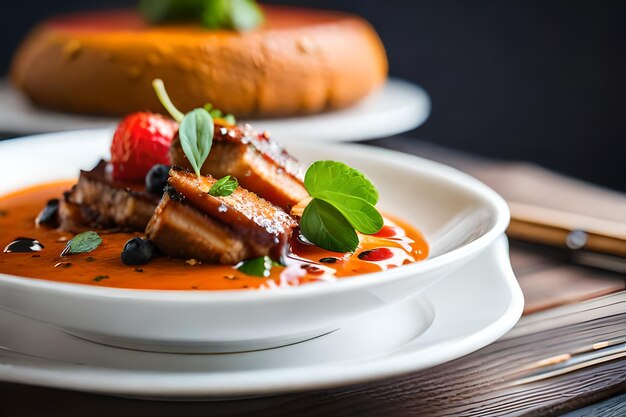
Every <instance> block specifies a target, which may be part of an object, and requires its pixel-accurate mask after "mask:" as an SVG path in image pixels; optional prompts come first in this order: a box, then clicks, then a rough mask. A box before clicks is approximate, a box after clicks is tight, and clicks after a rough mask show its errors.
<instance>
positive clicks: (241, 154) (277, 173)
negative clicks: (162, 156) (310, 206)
mask: <svg viewBox="0 0 626 417" xmlns="http://www.w3.org/2000/svg"><path fill="white" fill-rule="evenodd" d="M170 159H171V161H172V164H173V165H179V166H182V167H185V168H188V169H191V164H189V161H188V160H187V157H186V156H185V154H184V152H183V150H182V148H181V145H180V139H179V137H178V135H177V136H176V137H175V138H174V142H173V143H172V147H171V148H170ZM201 172H202V174H205V175H207V174H208V175H212V176H214V177H216V178H221V177H224V176H226V175H232V176H234V177H236V178H237V180H238V181H239V183H240V184H241V186H242V187H243V188H245V189H248V190H250V191H252V192H254V193H256V194H258V195H259V196H261V197H263V198H264V199H266V200H268V201H270V202H271V203H273V204H275V205H277V206H278V207H280V208H282V209H283V210H285V211H287V212H288V211H289V210H290V209H291V207H293V206H295V205H296V204H297V203H298V202H299V201H300V200H302V199H303V198H306V197H308V193H307V191H306V189H305V188H304V184H303V182H302V172H301V167H300V164H299V163H298V161H296V159H294V158H293V157H292V156H291V155H289V154H288V153H287V152H286V151H285V150H284V149H283V148H282V147H281V146H280V145H278V144H277V143H276V142H274V141H272V140H271V139H270V138H269V135H268V134H259V133H257V132H255V131H253V130H252V129H250V128H249V127H244V129H243V130H242V128H240V127H237V126H235V127H223V126H220V125H215V135H214V137H213V146H212V147H211V152H210V153H209V157H208V159H207V160H206V162H205V163H204V165H203V166H202V170H201Z"/></svg>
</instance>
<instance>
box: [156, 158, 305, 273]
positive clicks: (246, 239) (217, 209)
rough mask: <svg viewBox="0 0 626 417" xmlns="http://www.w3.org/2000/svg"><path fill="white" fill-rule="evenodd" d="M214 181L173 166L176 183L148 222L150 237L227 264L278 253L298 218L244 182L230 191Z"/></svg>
mask: <svg viewBox="0 0 626 417" xmlns="http://www.w3.org/2000/svg"><path fill="white" fill-rule="evenodd" d="M215 181H216V180H215V179H214V178H213V177H210V176H202V177H200V178H198V177H197V176H196V175H195V174H192V173H190V172H188V171H185V170H182V169H180V168H172V170H171V171H170V178H169V180H168V182H169V185H170V187H171V188H170V189H169V190H168V192H166V193H165V195H164V196H163V199H162V200H161V203H159V206H158V207H157V209H156V211H155V213H154V216H152V219H150V222H149V223H148V227H147V228H146V235H147V236H148V238H149V239H150V240H152V242H154V244H156V245H157V246H158V247H159V249H161V251H162V252H164V253H165V254H167V255H170V256H173V257H177V258H184V259H191V258H193V259H198V260H202V261H206V262H217V263H222V264H235V263H237V262H240V261H243V260H245V259H250V258H256V257H259V256H265V255H269V256H271V257H273V258H274V259H278V258H279V257H280V254H281V252H282V249H283V247H284V245H286V244H287V242H288V240H289V237H290V236H291V232H292V229H293V228H294V227H295V226H296V222H295V221H294V220H293V219H292V218H291V217H290V216H289V215H288V214H287V213H285V212H284V211H282V210H281V209H280V208H278V207H276V206H274V205H272V204H271V203H269V202H268V201H266V200H264V199H262V198H260V197H258V196H257V195H256V194H254V193H251V192H250V191H248V190H245V189H243V188H241V187H238V188H237V189H236V190H235V192H234V193H232V194H231V195H229V196H225V197H214V196H211V195H210V194H208V191H209V190H210V189H211V187H212V186H213V184H214V183H215Z"/></svg>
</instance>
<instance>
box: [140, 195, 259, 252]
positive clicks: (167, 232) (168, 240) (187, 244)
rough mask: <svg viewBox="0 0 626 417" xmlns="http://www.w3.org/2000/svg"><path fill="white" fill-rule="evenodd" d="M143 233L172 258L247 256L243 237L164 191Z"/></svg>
mask: <svg viewBox="0 0 626 417" xmlns="http://www.w3.org/2000/svg"><path fill="white" fill-rule="evenodd" d="M146 234H147V236H148V238H149V239H150V240H152V242H153V243H154V244H155V245H156V246H157V247H158V248H159V249H160V250H161V251H162V252H163V253H165V254H167V255H169V256H172V257H174V258H182V259H199V260H203V261H207V262H214V263H222V264H235V263H237V262H239V261H240V260H242V259H246V258H247V257H250V256H253V255H250V253H249V250H248V248H247V247H246V245H245V242H244V240H243V239H242V238H241V237H238V236H237V235H235V233H234V232H233V231H232V230H230V229H229V228H228V227H226V226H224V225H223V224H220V223H219V222H218V221H216V220H213V219H211V218H210V217H208V216H206V215H204V214H202V213H201V212H199V211H198V210H196V209H195V208H193V207H191V206H189V205H187V204H183V203H181V202H180V201H176V200H173V199H172V198H170V196H169V195H168V194H167V193H166V194H165V195H164V196H163V199H162V200H161V202H160V203H159V205H158V206H157V209H156V211H155V212H154V216H152V219H150V222H149V223H148V227H147V228H146Z"/></svg>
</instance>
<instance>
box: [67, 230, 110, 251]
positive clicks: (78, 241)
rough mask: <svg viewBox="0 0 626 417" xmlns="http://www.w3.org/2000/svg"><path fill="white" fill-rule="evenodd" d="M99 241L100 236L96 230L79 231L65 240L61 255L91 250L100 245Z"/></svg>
mask: <svg viewBox="0 0 626 417" xmlns="http://www.w3.org/2000/svg"><path fill="white" fill-rule="evenodd" d="M101 243H102V238H101V237H100V235H98V234H97V233H96V232H92V231H89V232H84V233H80V234H78V235H76V236H74V237H73V238H72V239H71V240H70V241H69V242H67V245H65V249H63V252H61V256H65V255H74V254H77V253H87V252H91V251H93V250H94V249H96V248H97V247H98V246H100V244H101Z"/></svg>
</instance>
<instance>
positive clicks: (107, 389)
mask: <svg viewBox="0 0 626 417" xmlns="http://www.w3.org/2000/svg"><path fill="white" fill-rule="evenodd" d="M489 251H492V252H493V253H488V252H489ZM481 255H484V256H485V257H486V256H488V255H492V256H491V257H492V260H493V262H494V264H493V268H494V269H496V270H497V273H498V279H502V280H503V283H504V284H505V289H503V291H507V293H508V294H509V295H510V301H509V303H508V306H507V307H506V309H505V311H504V312H503V313H502V314H501V315H500V316H499V317H497V318H494V320H493V321H490V323H489V324H487V325H486V326H484V327H482V328H481V329H480V330H478V331H476V332H474V333H472V334H471V335H466V336H461V337H458V336H453V337H447V338H444V341H443V342H442V341H439V342H438V343H437V344H435V345H431V346H428V348H427V349H429V350H430V351H434V352H437V353H438V355H436V356H435V357H434V358H433V357H429V358H428V360H424V359H423V357H424V350H426V348H422V349H417V350H414V351H412V352H409V353H405V354H400V355H397V353H396V354H394V353H393V352H392V353H391V354H389V355H382V356H375V357H371V358H366V359H365V360H364V361H353V362H346V363H343V364H341V363H339V364H332V363H331V364H326V365H322V366H321V367H319V366H315V367H306V366H304V367H303V366H300V367H294V368H286V370H285V369H279V370H275V369H274V370H272V369H270V370H254V371H250V372H246V371H238V372H231V373H228V374H227V373H224V372H217V373H213V374H211V373H210V372H209V373H200V374H193V375H190V374H189V373H186V372H181V373H172V372H158V371H156V372H153V371H129V370H119V369H118V370H110V369H106V368H96V367H92V368H91V369H85V368H81V367H80V366H79V365H76V364H70V363H65V362H61V364H63V365H65V367H62V368H61V369H56V368H55V369H49V368H47V369H43V370H42V369H39V368H37V367H36V365H32V366H28V365H27V366H22V367H21V368H19V367H17V366H14V365H11V364H7V363H5V361H4V360H3V359H2V351H1V350H0V380H2V381H5V382H11V383H24V384H28V385H35V386H42V387H49V388H59V389H67V390H73V391H80V392H91V393H99V394H109V395H122V396H129V395H130V396H137V397H140V398H146V399H155V398H164V399H172V398H176V399H188V400H193V399H199V398H202V399H217V398H221V399H228V398H233V397H242V396H251V395H279V394H288V393H294V392H302V391H312V390H318V389H330V388H338V387H343V386H350V385H356V384H363V383H369V382H375V381H380V380H384V379H388V378H391V377H400V376H403V375H406V374H409V373H412V372H416V371H419V370H423V369H427V368H430V367H433V366H437V365H440V364H442V363H445V362H448V361H451V360H454V359H457V358H459V357H461V356H464V355H467V354H469V353H471V352H474V351H476V350H478V349H480V348H482V347H484V346H486V345H488V344H490V343H492V342H494V341H495V340H497V339H498V338H500V337H501V336H502V335H504V334H505V333H506V332H507V331H508V330H510V329H511V328H512V327H513V326H514V325H515V323H516V322H517V321H518V320H519V318H520V316H521V314H522V310H523V305H524V299H523V294H522V291H521V289H520V287H519V284H518V282H517V279H516V278H515V275H514V273H513V270H512V268H511V264H510V258H509V254H508V241H507V239H506V237H505V236H504V235H502V236H501V237H500V238H499V239H498V240H496V241H495V242H494V243H493V244H492V245H491V246H490V247H489V248H487V250H486V251H485V252H484V253H482V254H481ZM457 273H460V272H455V273H454V274H457ZM449 278H450V277H448V278H446V279H449ZM430 297H431V296H430V295H428V294H427V298H428V299H430ZM440 302H441V301H440ZM471 305H472V304H471V302H468V305H467V306H466V308H470V309H471ZM0 314H1V313H0ZM436 314H437V310H436V308H435V316H436ZM459 314H460V315H461V314H463V313H459ZM27 320H32V319H28V318H27ZM419 337H421V335H420V336H417V337H416V339H414V340H417V339H418V338H419ZM410 343H411V342H408V343H407V344H410ZM442 346H443V347H445V349H443V348H442ZM416 358H417V361H416V360H415V359H416ZM364 362H365V363H364ZM18 363H19V361H18ZM68 366H73V367H75V368H74V369H72V370H71V375H68V373H69V372H68V369H67V367H68ZM94 369H97V370H98V372H99V375H100V377H99V378H93V376H94V372H95V371H94ZM303 369H307V370H309V371H310V373H308V374H307V375H304V376H303V375H302V372H300V379H299V380H294V378H293V375H292V374H293V373H294V372H299V371H302V370H303ZM320 369H321V370H320ZM129 372H130V375H131V379H133V378H132V374H133V373H134V374H137V373H140V374H142V376H141V377H139V378H138V377H137V376H136V375H135V376H134V379H133V380H129V379H128V378H129ZM268 372H269V373H273V374H274V375H273V376H272V377H271V378H268V375H263V374H267V373H268ZM165 374H167V375H166V377H164V378H155V376H158V375H165ZM254 374H261V376H257V377H256V378H257V381H256V386H246V387H242V385H241V384H240V383H237V384H233V381H229V380H230V379H235V380H237V379H241V378H247V380H248V383H249V381H250V376H251V375H254ZM281 374H282V375H281ZM284 374H287V375H284ZM207 375H209V376H208V381H207ZM68 376H69V377H68ZM286 376H288V377H289V378H287V377H286ZM102 378H105V382H102ZM145 381H150V383H148V384H147V383H145ZM207 382H208V383H207Z"/></svg>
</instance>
